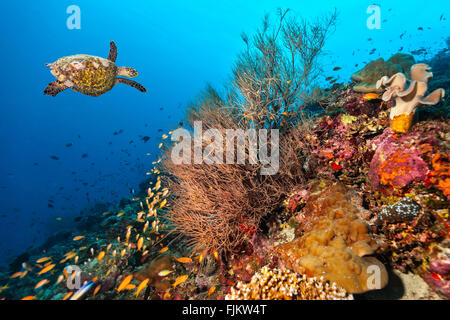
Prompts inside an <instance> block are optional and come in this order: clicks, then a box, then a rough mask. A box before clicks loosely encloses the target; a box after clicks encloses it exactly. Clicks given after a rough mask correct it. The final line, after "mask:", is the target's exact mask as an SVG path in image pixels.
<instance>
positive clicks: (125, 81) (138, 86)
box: [116, 78, 147, 92]
mask: <svg viewBox="0 0 450 320" xmlns="http://www.w3.org/2000/svg"><path fill="white" fill-rule="evenodd" d="M116 83H123V84H127V85H129V86H132V87H133V88H136V89H138V90H139V91H140V92H147V89H145V88H144V86H143V85H142V84H140V83H137V82H136V81H133V80H130V79H126V78H116Z"/></svg>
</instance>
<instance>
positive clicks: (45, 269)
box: [38, 264, 55, 275]
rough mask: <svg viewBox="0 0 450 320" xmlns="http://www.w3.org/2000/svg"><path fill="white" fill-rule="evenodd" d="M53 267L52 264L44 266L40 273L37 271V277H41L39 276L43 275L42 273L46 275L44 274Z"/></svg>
mask: <svg viewBox="0 0 450 320" xmlns="http://www.w3.org/2000/svg"><path fill="white" fill-rule="evenodd" d="M54 267H55V265H54V264H50V265H48V266H46V267H45V268H44V269H42V270H41V271H39V272H38V275H41V274H43V273H46V272H48V271H50V270H52V269H53V268H54Z"/></svg>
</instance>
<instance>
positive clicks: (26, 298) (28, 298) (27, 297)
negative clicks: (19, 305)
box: [20, 296, 37, 300]
mask: <svg viewBox="0 0 450 320" xmlns="http://www.w3.org/2000/svg"><path fill="white" fill-rule="evenodd" d="M34 299H37V297H36V296H26V297H24V298H22V299H20V300H34Z"/></svg>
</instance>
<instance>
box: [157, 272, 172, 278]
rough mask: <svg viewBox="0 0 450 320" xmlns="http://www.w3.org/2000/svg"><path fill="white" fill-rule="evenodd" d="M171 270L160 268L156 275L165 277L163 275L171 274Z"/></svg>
mask: <svg viewBox="0 0 450 320" xmlns="http://www.w3.org/2000/svg"><path fill="white" fill-rule="evenodd" d="M172 272H173V271H172V270H162V271H160V272H159V273H158V276H160V277H165V276H167V275H169V274H171V273H172Z"/></svg>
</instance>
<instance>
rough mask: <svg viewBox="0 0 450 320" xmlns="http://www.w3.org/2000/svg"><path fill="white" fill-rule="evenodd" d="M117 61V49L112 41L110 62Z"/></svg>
mask: <svg viewBox="0 0 450 320" xmlns="http://www.w3.org/2000/svg"><path fill="white" fill-rule="evenodd" d="M116 59H117V47H116V44H115V43H114V41H111V42H110V43H109V55H108V60H111V61H112V62H116Z"/></svg>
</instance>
